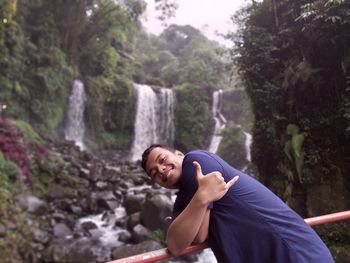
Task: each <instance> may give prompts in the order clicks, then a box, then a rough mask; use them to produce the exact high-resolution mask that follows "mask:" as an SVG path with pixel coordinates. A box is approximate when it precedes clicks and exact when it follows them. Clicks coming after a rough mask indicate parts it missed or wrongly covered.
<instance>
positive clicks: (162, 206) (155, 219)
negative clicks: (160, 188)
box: [141, 194, 173, 230]
mask: <svg viewBox="0 0 350 263" xmlns="http://www.w3.org/2000/svg"><path fill="white" fill-rule="evenodd" d="M172 207H173V202H172V201H171V199H170V198H169V197H168V196H167V195H165V194H156V195H154V196H152V197H151V198H150V199H148V200H147V201H146V202H145V205H144V206H143V209H142V212H141V221H142V223H143V224H144V225H145V226H146V227H147V228H149V229H151V230H156V229H162V230H166V228H167V226H168V225H167V223H166V222H165V220H164V219H165V218H166V217H168V216H171V213H172Z"/></svg>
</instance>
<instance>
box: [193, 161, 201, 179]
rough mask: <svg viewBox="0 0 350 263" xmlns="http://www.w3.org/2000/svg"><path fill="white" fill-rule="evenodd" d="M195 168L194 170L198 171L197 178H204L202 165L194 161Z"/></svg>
mask: <svg viewBox="0 0 350 263" xmlns="http://www.w3.org/2000/svg"><path fill="white" fill-rule="evenodd" d="M193 166H194V169H195V170H196V176H197V178H198V177H202V176H203V173H202V167H201V165H200V164H199V163H198V162H196V161H194V162H193Z"/></svg>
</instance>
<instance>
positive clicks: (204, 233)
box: [193, 208, 210, 244]
mask: <svg viewBox="0 0 350 263" xmlns="http://www.w3.org/2000/svg"><path fill="white" fill-rule="evenodd" d="M209 218H210V209H209V208H207V211H205V215H204V218H203V221H202V224H201V226H200V227H199V230H198V233H197V235H196V237H195V238H194V240H193V242H194V243H198V244H199V243H203V242H204V241H205V240H206V239H207V237H208V232H209Z"/></svg>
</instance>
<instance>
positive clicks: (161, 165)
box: [158, 164, 165, 173]
mask: <svg viewBox="0 0 350 263" xmlns="http://www.w3.org/2000/svg"><path fill="white" fill-rule="evenodd" d="M164 170H165V165H164V164H158V172H159V173H163V172H164Z"/></svg>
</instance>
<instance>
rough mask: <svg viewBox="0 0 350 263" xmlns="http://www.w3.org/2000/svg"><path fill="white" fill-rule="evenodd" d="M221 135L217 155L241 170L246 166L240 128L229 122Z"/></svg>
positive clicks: (243, 140)
mask: <svg viewBox="0 0 350 263" xmlns="http://www.w3.org/2000/svg"><path fill="white" fill-rule="evenodd" d="M221 135H222V141H221V143H220V146H219V149H218V152H217V154H218V155H219V156H221V157H222V158H223V159H224V160H225V161H226V162H228V163H229V164H231V165H232V166H234V167H237V168H238V169H242V168H243V167H244V166H245V165H247V164H248V161H247V159H246V156H247V151H246V149H245V143H244V142H245V135H244V133H243V131H242V128H241V127H239V126H237V125H236V124H234V123H233V122H231V121H230V122H228V123H227V125H226V128H225V129H224V130H223V131H222V134H221Z"/></svg>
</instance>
